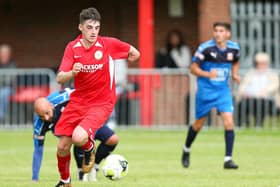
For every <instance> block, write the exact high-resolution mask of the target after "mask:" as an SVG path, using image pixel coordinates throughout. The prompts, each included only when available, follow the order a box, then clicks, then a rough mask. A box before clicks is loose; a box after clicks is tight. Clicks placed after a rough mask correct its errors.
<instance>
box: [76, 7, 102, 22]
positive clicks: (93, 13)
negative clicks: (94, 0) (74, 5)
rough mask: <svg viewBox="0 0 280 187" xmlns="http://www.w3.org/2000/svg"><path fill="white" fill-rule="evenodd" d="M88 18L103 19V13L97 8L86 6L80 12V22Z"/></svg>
mask: <svg viewBox="0 0 280 187" xmlns="http://www.w3.org/2000/svg"><path fill="white" fill-rule="evenodd" d="M87 20H93V21H101V15H100V14H99V12H98V10H97V9H96V8H93V7H91V8H86V9H83V10H82V11H81V13H80V23H81V24H82V23H84V22H85V21H87Z"/></svg>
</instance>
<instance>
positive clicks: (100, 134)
mask: <svg viewBox="0 0 280 187" xmlns="http://www.w3.org/2000/svg"><path fill="white" fill-rule="evenodd" d="M114 134H115V132H114V131H113V130H112V129H110V128H109V127H108V126H107V125H103V126H102V127H101V128H100V129H98V130H97V131H96V134H95V136H94V139H95V140H99V141H101V142H103V143H105V142H106V141H107V140H108V139H109V138H110V137H111V136H113V135H114Z"/></svg>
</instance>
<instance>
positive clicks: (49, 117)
mask: <svg viewBox="0 0 280 187" xmlns="http://www.w3.org/2000/svg"><path fill="white" fill-rule="evenodd" d="M73 91H74V89H69V88H66V89H64V90H61V91H56V92H53V93H51V94H50V95H49V96H48V97H46V98H45V97H41V98H38V99H37V100H36V101H35V103H34V110H35V112H36V113H35V114H34V134H33V135H34V136H33V137H34V138H33V139H34V152H33V161H32V180H33V181H38V180H39V172H40V167H41V163H42V158H43V148H44V141H45V134H46V133H47V132H48V131H52V132H53V131H54V127H55V125H56V123H57V121H58V120H59V118H60V115H61V113H62V112H63V110H64V108H65V107H66V105H67V104H68V102H69V98H70V94H71V93H72V92H73ZM95 139H97V140H100V141H101V143H100V144H99V146H98V148H97V151H96V154H95V165H94V168H93V169H92V171H91V172H90V173H88V174H84V173H83V172H82V171H81V168H82V162H83V157H84V151H83V150H82V149H81V148H79V147H77V146H74V157H75V160H76V163H77V167H78V177H79V180H83V181H95V180H96V171H97V170H98V165H99V163H100V162H101V160H102V159H103V158H105V157H107V156H108V155H109V154H110V153H111V152H112V151H113V150H114V149H115V147H116V145H117V143H118V136H117V135H116V134H115V133H114V132H113V131H112V130H111V129H110V128H109V127H108V126H107V125H103V126H102V127H101V128H100V129H98V131H97V132H96V135H95Z"/></svg>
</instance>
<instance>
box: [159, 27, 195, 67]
mask: <svg viewBox="0 0 280 187" xmlns="http://www.w3.org/2000/svg"><path fill="white" fill-rule="evenodd" d="M190 61H191V52H190V49H189V48H188V47H187V46H186V44H185V41H184V38H183V34H182V33H181V32H180V31H179V30H171V31H170V32H169V33H168V34H167V38H166V46H165V48H163V49H160V51H159V52H158V53H157V55H156V62H155V67H156V68H164V67H166V68H187V67H188V66H189V65H190Z"/></svg>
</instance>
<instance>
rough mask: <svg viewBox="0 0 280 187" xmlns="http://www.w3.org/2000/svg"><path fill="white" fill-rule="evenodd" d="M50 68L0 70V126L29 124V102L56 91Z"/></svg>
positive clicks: (10, 126)
mask: <svg viewBox="0 0 280 187" xmlns="http://www.w3.org/2000/svg"><path fill="white" fill-rule="evenodd" d="M55 77H56V76H55V73H54V72H53V71H52V70H50V69H45V68H36V69H35V68H34V69H0V127H2V128H6V127H8V128H18V127H19V126H24V127H26V126H29V125H31V124H32V123H33V102H34V100H35V99H36V98H38V97H40V96H47V95H48V94H49V93H50V92H52V91H54V90H57V89H58V88H59V86H58V84H57V83H56V82H55Z"/></svg>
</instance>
